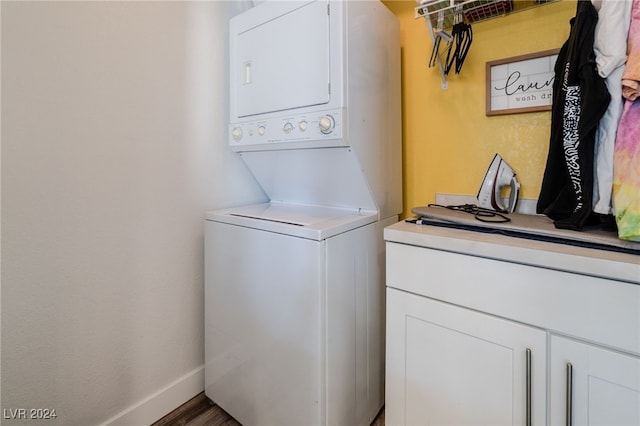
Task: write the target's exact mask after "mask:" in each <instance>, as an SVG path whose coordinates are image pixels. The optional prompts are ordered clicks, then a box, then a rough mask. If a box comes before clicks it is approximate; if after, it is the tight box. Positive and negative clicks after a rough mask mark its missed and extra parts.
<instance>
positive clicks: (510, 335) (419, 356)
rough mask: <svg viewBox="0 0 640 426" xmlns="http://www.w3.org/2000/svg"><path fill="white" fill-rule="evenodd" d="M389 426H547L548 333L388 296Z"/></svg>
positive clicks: (444, 306) (402, 295) (406, 297)
mask: <svg viewBox="0 0 640 426" xmlns="http://www.w3.org/2000/svg"><path fill="white" fill-rule="evenodd" d="M387 348H388V350H387V383H386V388H387V400H386V404H387V409H386V412H385V420H386V422H387V424H389V425H425V426H426V425H524V424H527V422H526V419H527V415H530V416H531V418H532V420H533V423H532V424H539V425H543V424H544V423H545V392H546V333H545V332H544V331H542V330H539V329H537V328H534V327H528V326H526V325H522V324H518V323H516V322H512V321H508V320H504V319H500V318H496V317H493V316H490V315H486V314H482V313H478V312H474V311H471V310H469V309H463V308H460V307H457V306H453V305H450V304H446V303H442V302H436V301H433V300H431V299H428V298H425V297H420V296H416V295H414V294H410V293H406V292H403V291H398V290H395V289H389V290H388V291H387Z"/></svg>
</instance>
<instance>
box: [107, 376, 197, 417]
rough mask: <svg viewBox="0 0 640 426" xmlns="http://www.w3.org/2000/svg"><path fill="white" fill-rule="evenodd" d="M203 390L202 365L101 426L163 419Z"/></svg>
mask: <svg viewBox="0 0 640 426" xmlns="http://www.w3.org/2000/svg"><path fill="white" fill-rule="evenodd" d="M203 390H204V365H203V366H200V367H198V368H196V369H194V370H192V371H190V372H189V373H187V374H185V375H184V376H182V377H180V378H179V379H177V380H175V381H174V382H172V383H170V384H169V385H167V386H166V387H164V388H163V389H160V390H159V391H157V392H155V393H154V394H152V395H150V396H149V397H147V398H145V399H143V400H142V401H140V402H138V403H136V404H134V405H132V406H131V407H129V408H127V409H126V410H124V411H122V412H120V413H118V414H116V415H115V416H113V417H111V418H110V419H109V420H107V421H106V422H104V423H102V425H101V426H107V425H114V426H115V425H119V426H140V425H150V424H151V423H153V422H155V421H156V420H159V419H160V418H162V417H164V416H165V415H166V414H168V413H170V412H171V411H173V410H174V409H176V408H178V407H179V406H180V405H182V404H184V403H185V402H187V401H188V400H190V399H191V398H193V397H194V396H196V395H198V394H199V393H200V392H202V391H203Z"/></svg>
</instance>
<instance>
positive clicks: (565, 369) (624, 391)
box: [549, 336, 640, 426]
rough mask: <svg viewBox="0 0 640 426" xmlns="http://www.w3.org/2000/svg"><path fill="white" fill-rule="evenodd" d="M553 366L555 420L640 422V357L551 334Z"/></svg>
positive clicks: (558, 422) (620, 425)
mask: <svg viewBox="0 0 640 426" xmlns="http://www.w3.org/2000/svg"><path fill="white" fill-rule="evenodd" d="M549 366H550V371H551V374H550V382H551V383H550V384H551V386H550V390H549V396H550V398H549V400H550V406H549V407H550V411H551V413H550V418H551V424H552V425H561V424H562V425H564V424H574V425H616V426H623V425H628V426H637V425H640V358H638V357H635V356H631V355H629V354H624V353H620V352H617V351H612V350H607V349H604V348H602V347H598V346H596V345H592V344H587V343H584V342H580V341H577V340H574V339H568V338H565V337H561V336H551V351H550V365H549ZM568 401H570V404H567V402H568ZM567 418H572V422H571V423H567V422H566V420H567Z"/></svg>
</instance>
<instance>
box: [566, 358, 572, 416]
mask: <svg viewBox="0 0 640 426" xmlns="http://www.w3.org/2000/svg"><path fill="white" fill-rule="evenodd" d="M572 424H573V365H571V363H570V362H568V363H567V417H566V426H571V425H572Z"/></svg>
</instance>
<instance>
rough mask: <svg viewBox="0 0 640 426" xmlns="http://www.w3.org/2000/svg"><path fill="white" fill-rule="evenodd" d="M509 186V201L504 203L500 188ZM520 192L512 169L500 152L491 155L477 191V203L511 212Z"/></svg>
mask: <svg viewBox="0 0 640 426" xmlns="http://www.w3.org/2000/svg"><path fill="white" fill-rule="evenodd" d="M505 186H510V187H511V191H510V193H509V203H508V205H507V206H505V205H504V203H503V200H502V195H501V194H502V188H503V187H505ZM519 194H520V183H518V179H516V174H515V173H514V172H513V169H512V168H511V167H510V166H509V165H508V164H507V162H506V161H504V160H503V159H502V157H501V156H500V154H496V155H495V157H493V161H492V162H491V164H490V165H489V169H488V170H487V173H486V174H485V175H484V179H483V180H482V185H480V190H479V191H478V205H479V206H480V207H484V208H487V209H492V210H496V211H498V212H502V213H513V211H514V210H515V209H516V203H517V202H518V195H519Z"/></svg>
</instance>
